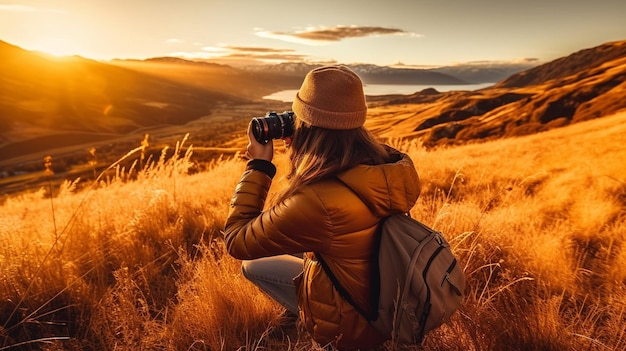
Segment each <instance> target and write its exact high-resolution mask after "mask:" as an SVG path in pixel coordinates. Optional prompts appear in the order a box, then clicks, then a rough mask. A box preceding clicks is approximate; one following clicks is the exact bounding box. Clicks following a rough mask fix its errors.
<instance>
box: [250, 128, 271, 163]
mask: <svg viewBox="0 0 626 351" xmlns="http://www.w3.org/2000/svg"><path fill="white" fill-rule="evenodd" d="M246 156H248V158H249V159H251V160H253V159H261V160H266V161H270V162H271V161H272V158H273V157H274V143H273V142H272V140H270V141H269V142H268V143H267V144H265V145H264V144H261V143H259V142H258V141H256V139H255V138H254V134H252V121H251V122H250V123H249V124H248V146H247V148H246Z"/></svg>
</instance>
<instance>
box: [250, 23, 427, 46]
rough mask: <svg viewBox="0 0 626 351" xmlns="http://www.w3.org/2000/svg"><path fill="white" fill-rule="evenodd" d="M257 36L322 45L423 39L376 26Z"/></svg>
mask: <svg viewBox="0 0 626 351" xmlns="http://www.w3.org/2000/svg"><path fill="white" fill-rule="evenodd" d="M256 31H257V32H256V35H258V36H260V37H264V38H272V39H279V40H284V41H289V42H297V43H302V44H312V45H316V44H317V45H320V44H327V43H331V42H337V41H341V40H344V39H350V38H363V37H378V36H381V35H406V36H411V37H421V35H420V34H417V33H412V32H407V31H405V30H402V29H398V28H387V27H374V26H355V25H353V26H335V27H331V28H307V29H305V30H302V31H295V32H291V33H290V32H270V31H265V30H261V29H257V30H256Z"/></svg>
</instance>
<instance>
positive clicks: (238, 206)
mask: <svg viewBox="0 0 626 351" xmlns="http://www.w3.org/2000/svg"><path fill="white" fill-rule="evenodd" d="M271 182H272V180H271V178H270V177H269V176H268V175H267V174H266V173H264V172H261V171H258V170H254V169H249V170H246V171H245V172H244V174H243V175H242V177H241V180H240V181H239V184H238V185H237V187H236V189H235V194H234V195H233V198H232V200H231V204H230V211H229V215H228V218H227V219H226V224H225V227H224V240H225V242H226V247H227V249H228V252H229V253H230V254H231V255H232V256H233V257H235V258H238V259H254V258H259V257H267V256H274V255H279V254H286V253H299V252H306V251H325V249H326V248H327V247H328V245H329V243H330V236H329V234H328V233H331V232H332V230H331V229H330V226H331V222H330V219H329V218H328V215H327V213H326V209H325V208H324V206H323V204H322V203H321V201H319V199H318V198H317V197H316V196H315V194H314V193H310V190H309V191H306V190H305V191H304V192H299V193H296V194H294V195H292V196H290V197H289V198H288V199H287V200H285V201H283V202H281V203H280V204H278V205H276V206H274V207H272V208H270V209H268V210H266V211H263V207H264V204H265V199H266V197H267V193H268V191H269V188H270V185H271Z"/></svg>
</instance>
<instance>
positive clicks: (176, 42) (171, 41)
mask: <svg viewBox="0 0 626 351" xmlns="http://www.w3.org/2000/svg"><path fill="white" fill-rule="evenodd" d="M165 42H166V43H168V44H180V43H182V42H183V41H182V40H180V39H178V38H169V39H167V40H166V41H165Z"/></svg>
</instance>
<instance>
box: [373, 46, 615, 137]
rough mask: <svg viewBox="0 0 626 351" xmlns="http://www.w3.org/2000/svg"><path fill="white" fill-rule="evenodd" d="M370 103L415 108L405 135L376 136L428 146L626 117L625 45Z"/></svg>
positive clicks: (405, 123)
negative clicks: (471, 87)
mask: <svg viewBox="0 0 626 351" xmlns="http://www.w3.org/2000/svg"><path fill="white" fill-rule="evenodd" d="M370 102H371V104H372V106H381V105H384V106H388V105H390V104H403V105H405V104H413V105H412V106H415V107H414V113H412V114H411V115H409V117H406V113H404V114H403V115H402V116H404V117H403V118H404V120H403V122H402V124H401V125H402V128H404V129H403V130H400V129H399V127H395V126H392V127H391V128H390V130H389V131H380V132H381V133H386V134H387V135H393V136H396V137H400V136H407V137H409V136H410V137H419V138H421V139H422V140H423V141H424V144H425V145H427V146H435V145H442V144H462V143H467V142H471V141H475V140H487V139H493V138H500V137H505V136H516V135H524V134H530V133H537V132H541V131H544V130H548V129H551V128H556V127H561V126H565V125H568V124H571V123H577V122H580V121H585V120H589V119H593V118H598V117H602V116H608V115H611V114H613V113H615V112H617V111H620V110H623V109H626V41H619V42H612V43H606V44H603V45H600V46H598V47H595V48H590V49H585V50H582V51H579V52H577V53H574V54H572V55H569V56H567V57H564V58H559V59H557V60H554V61H552V62H548V63H546V64H543V65H540V66H538V67H535V68H532V69H529V70H527V71H524V72H520V73H517V74H514V75H513V76H511V77H509V78H507V79H505V80H503V81H501V82H500V83H498V84H496V85H494V86H491V87H488V88H484V89H480V90H476V91H457V92H447V93H439V92H437V91H434V90H433V89H429V90H427V91H422V92H418V93H415V94H413V95H409V96H388V97H374V98H371V99H370ZM387 110H388V108H387ZM388 118H393V116H388ZM411 124H412V125H413V126H414V128H413V129H412V130H411V129H407V128H406V126H409V125H411Z"/></svg>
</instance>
